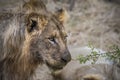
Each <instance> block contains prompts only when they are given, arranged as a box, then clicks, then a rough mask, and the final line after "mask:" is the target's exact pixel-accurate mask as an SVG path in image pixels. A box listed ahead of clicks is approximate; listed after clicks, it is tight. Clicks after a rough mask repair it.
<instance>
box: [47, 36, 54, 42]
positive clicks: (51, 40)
mask: <svg viewBox="0 0 120 80" xmlns="http://www.w3.org/2000/svg"><path fill="white" fill-rule="evenodd" d="M48 39H49V41H50V42H51V43H56V40H55V37H51V38H48Z"/></svg>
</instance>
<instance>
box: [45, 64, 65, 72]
mask: <svg viewBox="0 0 120 80" xmlns="http://www.w3.org/2000/svg"><path fill="white" fill-rule="evenodd" d="M46 65H47V66H48V67H49V69H50V70H52V71H57V70H61V69H63V67H64V65H51V64H49V63H48V62H46Z"/></svg>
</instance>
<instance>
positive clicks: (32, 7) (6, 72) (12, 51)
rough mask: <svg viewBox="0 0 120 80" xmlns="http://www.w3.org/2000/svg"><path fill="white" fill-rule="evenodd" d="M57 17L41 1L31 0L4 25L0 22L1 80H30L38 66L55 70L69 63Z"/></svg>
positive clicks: (63, 34) (64, 36) (64, 33)
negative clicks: (43, 65)
mask: <svg viewBox="0 0 120 80" xmlns="http://www.w3.org/2000/svg"><path fill="white" fill-rule="evenodd" d="M58 11H59V13H60V11H61V13H62V16H64V15H63V10H58ZM11 14H12V13H11ZM59 16H61V14H58V13H54V14H53V13H51V12H49V11H48V10H47V8H46V6H45V4H44V3H43V2H42V1H41V0H30V1H29V2H26V3H25V4H24V5H23V7H22V9H21V10H20V11H18V12H16V13H15V14H13V15H11V17H9V18H8V19H9V20H8V19H7V20H6V19H5V20H4V21H3V22H6V24H7V26H5V25H6V24H4V25H2V22H0V25H1V27H0V29H1V33H0V44H1V45H0V50H1V53H0V80H32V79H33V75H34V73H35V70H36V68H37V67H38V66H39V65H40V64H41V65H42V64H46V65H47V66H48V67H49V69H50V70H51V71H57V70H61V69H62V68H63V67H64V66H65V65H66V64H67V63H68V62H69V61H70V60H71V55H70V52H69V50H68V48H67V33H66V32H65V28H64V25H63V22H64V21H63V20H64V19H61V17H59ZM5 17H6V16H5ZM2 20H3V19H2Z"/></svg>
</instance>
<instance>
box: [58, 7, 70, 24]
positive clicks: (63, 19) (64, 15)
mask: <svg viewBox="0 0 120 80" xmlns="http://www.w3.org/2000/svg"><path fill="white" fill-rule="evenodd" d="M56 16H57V17H58V19H59V21H60V22H62V23H64V22H66V21H67V19H68V18H69V15H68V13H67V11H66V10H65V9H63V8H61V9H58V10H57V11H56Z"/></svg>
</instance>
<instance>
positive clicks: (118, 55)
mask: <svg viewBox="0 0 120 80" xmlns="http://www.w3.org/2000/svg"><path fill="white" fill-rule="evenodd" d="M89 47H90V49H91V53H90V54H89V55H87V56H83V55H79V56H78V57H77V60H79V61H80V63H86V62H87V61H91V63H92V64H95V63H96V62H97V60H98V59H99V58H100V57H106V58H108V59H109V60H112V61H115V62H117V63H120V48H119V47H118V46H115V45H114V46H112V47H111V48H110V49H111V51H108V52H105V53H100V51H99V52H98V51H96V50H95V47H94V46H93V45H91V44H89Z"/></svg>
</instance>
